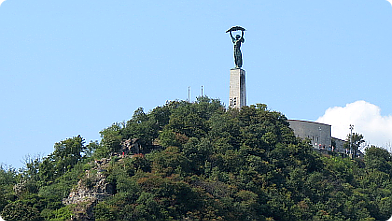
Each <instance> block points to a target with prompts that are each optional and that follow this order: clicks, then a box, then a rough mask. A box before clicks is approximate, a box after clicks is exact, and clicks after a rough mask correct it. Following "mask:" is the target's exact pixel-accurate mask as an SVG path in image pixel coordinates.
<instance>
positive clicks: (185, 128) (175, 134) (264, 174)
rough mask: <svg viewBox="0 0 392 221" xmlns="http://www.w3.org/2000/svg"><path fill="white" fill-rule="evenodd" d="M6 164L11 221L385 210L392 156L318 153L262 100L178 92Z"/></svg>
mask: <svg viewBox="0 0 392 221" xmlns="http://www.w3.org/2000/svg"><path fill="white" fill-rule="evenodd" d="M100 134H101V136H102V140H101V141H100V142H97V141H95V142H90V143H89V144H86V143H85V141H84V139H83V138H82V137H81V136H76V137H73V138H68V139H65V140H63V141H60V142H58V143H56V144H55V145H54V151H53V153H51V154H50V155H48V156H46V157H44V158H35V159H27V160H26V167H25V168H23V169H21V170H20V171H17V170H16V169H14V168H6V167H4V166H3V167H1V170H0V187H1V188H0V211H1V216H2V217H3V218H4V219H5V220H9V221H11V220H71V219H73V220H270V221H272V220H290V221H292V220H334V221H336V220H367V221H370V220H387V219H388V218H389V217H390V216H391V214H392V184H391V183H392V182H391V175H392V158H391V154H390V153H389V152H388V151H386V150H384V149H381V148H377V147H371V148H368V149H367V150H366V153H365V157H364V158H363V159H354V160H351V159H349V158H341V157H335V156H322V155H319V154H317V153H316V152H314V151H313V149H312V147H311V146H310V145H309V141H307V140H301V139H299V138H296V137H295V136H294V133H293V131H292V130H291V129H290V127H289V124H288V122H287V118H286V117H285V116H284V115H283V114H282V113H279V112H276V111H271V110H268V109H267V106H266V105H263V104H257V105H251V106H249V107H243V108H242V109H241V111H239V110H237V109H228V110H227V109H225V107H224V106H223V105H222V104H221V103H220V101H219V100H214V99H210V98H208V97H199V98H198V100H197V101H196V102H195V103H189V102H185V101H172V102H168V103H167V104H165V105H163V106H159V107H156V108H155V109H153V110H152V111H150V112H148V113H145V112H144V110H143V109H142V108H139V109H137V110H136V111H135V112H134V115H133V116H132V118H131V119H130V120H128V121H126V122H121V123H114V124H113V125H112V126H110V127H108V128H105V129H104V130H102V131H101V132H100Z"/></svg>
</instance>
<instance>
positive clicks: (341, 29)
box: [0, 0, 392, 167]
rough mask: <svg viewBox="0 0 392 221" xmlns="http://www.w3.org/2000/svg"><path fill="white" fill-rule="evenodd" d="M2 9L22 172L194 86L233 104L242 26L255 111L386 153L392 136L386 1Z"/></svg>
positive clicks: (1, 36) (4, 117)
mask: <svg viewBox="0 0 392 221" xmlns="http://www.w3.org/2000/svg"><path fill="white" fill-rule="evenodd" d="M0 2H2V3H1V6H0V51H1V53H0V84H1V87H0V102H1V108H0V125H1V126H0V151H1V154H0V162H1V163H3V164H7V165H9V164H11V165H13V166H14V167H21V166H23V164H22V163H21V161H22V160H23V158H24V156H26V155H27V154H30V155H36V154H41V155H47V154H49V153H51V152H52V151H53V145H54V143H55V142H59V141H61V140H64V139H66V138H68V137H73V136H77V135H79V134H80V135H81V136H83V137H84V138H85V139H86V141H87V142H88V141H89V140H99V139H100V136H99V131H100V130H102V129H104V128H106V127H108V126H110V125H111V124H112V123H114V122H120V121H124V120H128V119H130V118H131V117H132V114H133V111H134V110H135V109H137V108H138V107H143V108H144V109H145V111H149V110H151V109H153V108H154V107H156V106H160V105H164V103H165V101H166V100H175V99H183V100H185V99H187V94H188V87H189V86H190V87H191V89H192V93H191V94H192V99H193V100H194V99H195V97H196V96H199V95H200V86H202V85H203V86H204V92H205V94H206V95H207V96H209V97H212V98H219V99H221V100H222V101H223V102H224V103H226V104H227V103H228V91H229V70H230V68H232V67H234V62H233V48H232V43H231V41H230V37H229V35H228V34H226V33H225V31H226V30H227V29H228V28H230V27H231V26H234V25H241V26H243V27H245V28H246V29H247V32H246V33H245V43H244V44H243V45H242V52H243V59H244V65H243V68H244V69H245V70H246V72H247V100H248V104H255V103H265V104H267V105H268V107H269V109H271V110H277V111H280V112H282V113H284V114H285V115H286V116H287V117H288V118H291V119H302V120H319V121H323V122H326V123H330V124H332V121H333V122H334V124H337V125H333V126H335V128H337V127H340V128H347V130H346V131H344V129H342V132H339V134H336V136H340V137H342V138H344V136H345V134H347V133H349V130H348V125H346V124H347V123H352V124H354V125H358V126H356V127H355V130H356V131H355V132H360V133H363V134H364V136H365V139H366V138H369V137H370V138H371V140H370V141H371V142H373V143H376V144H378V145H380V146H382V145H386V144H387V142H389V139H390V138H389V137H392V120H391V118H392V117H391V115H392V102H390V101H389V95H390V94H391V93H390V91H391V89H390V88H391V87H390V84H391V82H392V43H391V40H392V28H391V27H392V6H391V4H390V3H389V2H387V1H385V0H362V1H358V0H356V1H354V0H345V1H342V0H329V1H314V0H302V1H286V0H282V1H276V0H261V1H260V0H259V1H230V0H226V1H204V0H199V1H184V0H182V1H101V0H96V1H75V0H68V1H49V0H39V1H20V0H6V1H1V0H0ZM358 104H360V105H359V106H355V105H358ZM364 104H365V105H364ZM350 105H351V106H350ZM349 107H350V108H349ZM374 107H375V108H374ZM327 110H335V112H333V111H332V112H331V111H330V112H328V113H329V114H328V116H327V112H326V111H327ZM339 110H340V112H339ZM348 110H350V111H351V112H350V111H349V112H347V111H348ZM342 111H346V112H347V113H348V114H346V115H344V114H342V113H343V112H342ZM356 111H360V113H362V114H359V117H357V118H352V119H351V118H350V116H354V115H355V114H354V112H356ZM346 112H344V113H346ZM331 113H333V114H331ZM364 113H368V114H364ZM357 115H358V114H357ZM357 115H355V116H357ZM340 118H342V119H345V120H348V122H345V123H344V124H339V123H341V122H343V121H342V120H339V119H340ZM328 119H329V120H328ZM331 119H333V120H331ZM358 119H359V120H360V122H365V123H363V124H361V123H359V120H358ZM370 124H371V125H372V127H370V126H369V125H370ZM374 124H376V125H375V126H374ZM378 125H379V126H378ZM333 129H334V127H333ZM380 130H381V131H383V132H385V135H384V134H382V136H380V133H381V132H380ZM335 131H338V130H337V129H336V130H335ZM332 133H333V135H334V132H332ZM373 134H378V138H376V136H375V137H374V138H373V137H372V136H373Z"/></svg>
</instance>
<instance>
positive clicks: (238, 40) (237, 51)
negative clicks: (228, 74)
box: [228, 26, 245, 68]
mask: <svg viewBox="0 0 392 221" xmlns="http://www.w3.org/2000/svg"><path fill="white" fill-rule="evenodd" d="M236 27H238V26H236ZM236 29H237V30H240V31H241V32H242V34H241V36H240V35H236V36H235V38H234V37H233V35H232V33H231V32H232V31H237V30H235V27H233V28H231V29H229V30H228V31H229V32H230V37H231V40H232V41H233V44H234V62H235V67H236V68H241V67H242V53H241V44H242V43H244V42H245V39H244V31H245V29H244V28H242V27H241V29H240V28H236Z"/></svg>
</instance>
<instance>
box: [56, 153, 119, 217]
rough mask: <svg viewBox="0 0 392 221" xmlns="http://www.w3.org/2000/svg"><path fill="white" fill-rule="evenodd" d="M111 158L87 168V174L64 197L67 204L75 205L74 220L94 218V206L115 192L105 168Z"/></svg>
mask: <svg viewBox="0 0 392 221" xmlns="http://www.w3.org/2000/svg"><path fill="white" fill-rule="evenodd" d="M109 162H110V159H106V158H104V159H101V160H99V161H95V166H94V167H93V168H92V169H90V170H86V172H85V176H84V177H83V178H82V179H81V180H79V182H78V184H77V186H76V187H75V188H73V190H72V191H71V192H70V194H69V195H68V197H67V198H64V199H63V203H64V204H65V205H70V204H72V205H74V206H73V207H72V208H73V213H74V215H75V216H74V217H73V218H72V220H94V215H93V209H94V206H95V205H96V204H97V203H98V202H99V201H102V200H103V199H105V198H106V197H108V196H111V195H113V194H114V191H115V188H114V186H113V185H112V184H110V183H109V182H107V181H106V178H107V175H106V173H105V172H106V170H105V169H104V168H106V167H107V164H108V163H109Z"/></svg>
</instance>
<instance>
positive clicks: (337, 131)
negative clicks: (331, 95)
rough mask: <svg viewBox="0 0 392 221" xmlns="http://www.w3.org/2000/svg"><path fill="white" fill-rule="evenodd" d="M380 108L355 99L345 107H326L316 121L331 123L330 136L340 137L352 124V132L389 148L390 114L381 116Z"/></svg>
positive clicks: (391, 126) (390, 135) (342, 136)
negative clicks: (322, 114)
mask: <svg viewBox="0 0 392 221" xmlns="http://www.w3.org/2000/svg"><path fill="white" fill-rule="evenodd" d="M380 110H381V109H380V108H379V107H378V106H376V105H374V104H371V103H369V102H366V101H355V102H354V103H350V104H347V105H346V106H345V107H331V108H328V109H327V110H326V111H325V114H324V116H321V117H319V118H318V119H317V120H316V121H317V122H321V123H326V124H330V125H332V128H331V130H332V131H331V133H332V136H333V137H337V138H341V139H345V138H346V137H347V134H349V133H350V129H349V126H350V124H353V125H354V130H353V132H355V133H359V134H362V135H363V136H364V139H365V140H366V141H367V142H369V144H373V145H376V146H380V147H385V148H387V147H388V148H389V147H390V145H391V143H392V116H391V115H389V116H381V111H380Z"/></svg>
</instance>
